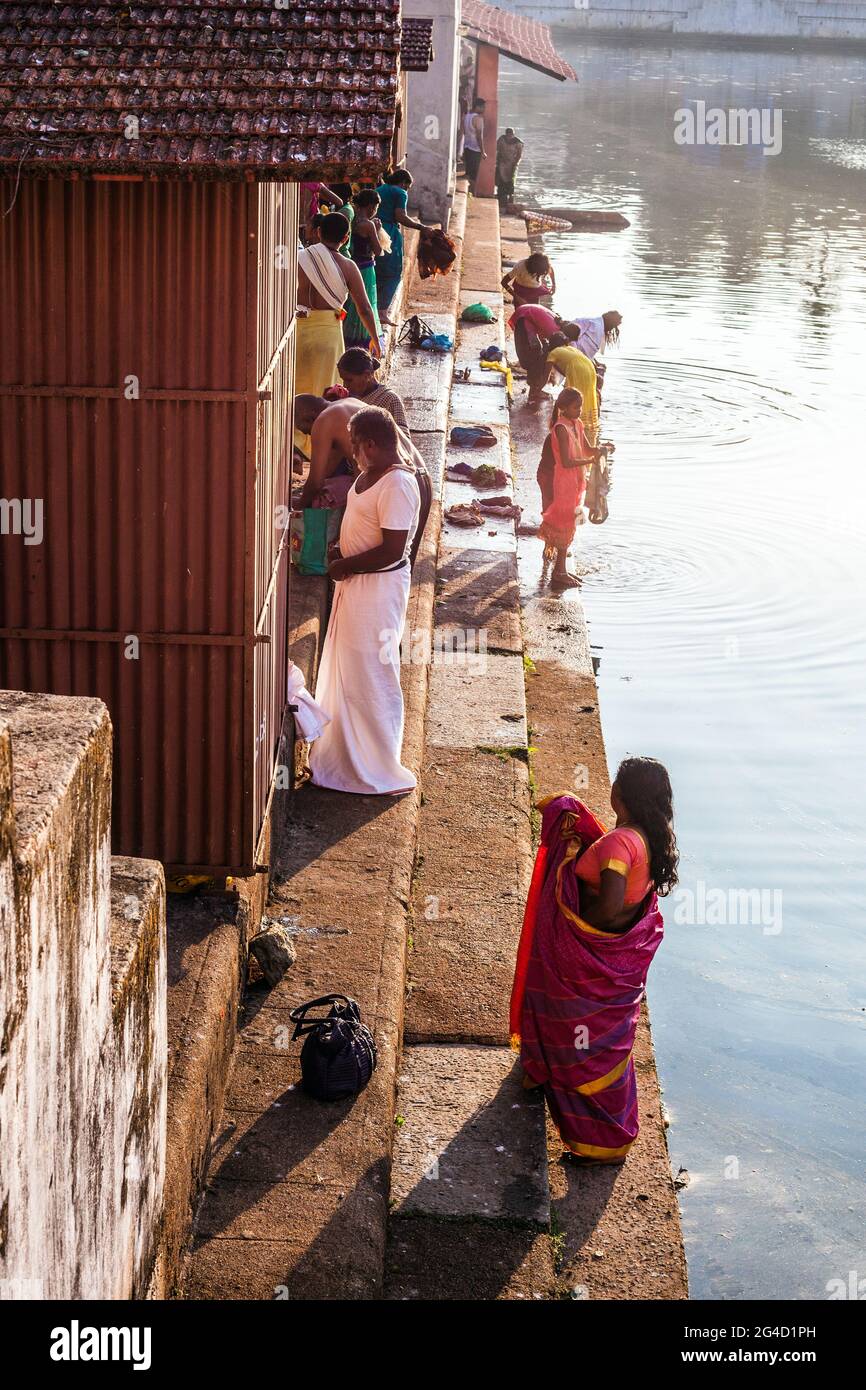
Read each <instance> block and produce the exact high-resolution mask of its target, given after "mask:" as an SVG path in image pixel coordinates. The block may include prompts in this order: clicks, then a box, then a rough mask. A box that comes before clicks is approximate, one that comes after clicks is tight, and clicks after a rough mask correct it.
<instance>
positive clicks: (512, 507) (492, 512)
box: [478, 497, 523, 521]
mask: <svg viewBox="0 0 866 1390" xmlns="http://www.w3.org/2000/svg"><path fill="white" fill-rule="evenodd" d="M478 507H479V509H480V510H481V511H482V512H484V513H485V514H486V515H487V516H498V517H500V518H501V519H502V520H503V521H509V520H513V521H519V520H520V518H521V516H522V515H523V512H522V510H521V508H520V507H518V506H517V503H516V502H509V501H507V500H505V501H503V499H502V498H501V497H500V498H498V499H497V500H496V501H490V502H488V501H486V500H485V499H484V498H483V497H482V498H481V500H480V502H479V503H478Z"/></svg>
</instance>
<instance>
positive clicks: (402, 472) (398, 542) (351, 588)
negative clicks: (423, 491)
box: [310, 406, 420, 796]
mask: <svg viewBox="0 0 866 1390" xmlns="http://www.w3.org/2000/svg"><path fill="white" fill-rule="evenodd" d="M350 431H351V439H352V447H353V452H354V456H355V462H356V463H357V464H358V467H359V468H360V470H361V476H360V477H359V478H358V479H357V480H356V481H355V482H354V483H353V485H352V487H351V489H350V491H349V494H348V497H347V499H346V514H345V516H344V518H343V524H342V526H341V528H340V541H339V548H338V550H337V551H336V552H335V553H334V554H333V556H332V557H331V560H330V564H329V567H328V573H329V575H330V576H331V578H332V579H333V580H334V581H335V586H336V588H335V594H334V602H333V606H332V608H331V617H330V621H329V623H328V632H327V636H326V638H325V644H324V648H323V650H322V659H321V664H320V666H319V676H318V680H317V681H316V695H315V698H316V700H317V702H318V703H319V704H320V705H321V706H322V708H323V709H324V710H325V711H326V713H327V714H328V715H330V719H331V722H330V724H328V725H327V727H326V728H325V730H324V732H323V733H322V735H321V736H320V737H319V738H318V739H316V741H315V743H313V745H312V747H311V749H310V771H311V773H312V779H313V782H314V783H315V785H316V786H318V787H331V788H333V789H334V790H335V791H342V792H358V793H362V794H369V793H374V794H376V795H380V796H383V795H385V796H396V795H399V794H401V793H403V792H409V791H411V790H412V788H413V787H414V786H415V784H416V779H415V776H414V774H413V773H412V772H410V771H409V769H408V768H406V767H403V766H402V764H401V762H400V750H401V747H402V743H403V695H402V692H401V689H400V641H401V639H402V636H403V627H404V624H405V621H406V608H407V604H408V602H409V578H410V571H409V562H408V556H409V552H410V548H411V544H412V539H413V537H414V535H415V529H416V527H417V525H418V517H419V510H420V498H419V491H418V483H417V482H416V479H415V472H414V469H413V468H412V467H411V465H410V464H408V463H407V462H406V461H405V460H404V456H403V453H402V451H401V448H400V436H399V432H398V429H397V426H396V424H395V423H394V421H393V419H392V418H391V416H390V415H388V413H387V412H386V411H384V410H380V409H378V408H377V407H376V406H368V407H366V408H364V409H363V410H360V411H358V412H357V414H355V415H353V417H352V421H351V425H350Z"/></svg>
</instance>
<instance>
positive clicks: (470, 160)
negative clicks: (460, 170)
mask: <svg viewBox="0 0 866 1390" xmlns="http://www.w3.org/2000/svg"><path fill="white" fill-rule="evenodd" d="M486 105H487V103H486V101H484V100H483V99H482V98H481V97H476V99H475V101H474V102H473V104H472V110H471V111H467V112H466V115H465V116H464V117H463V167H464V169H465V170H466V177H467V179H468V180H469V192H470V193H473V194H474V192H475V181H476V179H477V178H478V170H479V169H480V168H481V161H482V159H484V157H485V155H486V154H487V151H486V150H485V148H484V108H485V106H486Z"/></svg>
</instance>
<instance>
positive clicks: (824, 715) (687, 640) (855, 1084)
mask: <svg viewBox="0 0 866 1390" xmlns="http://www.w3.org/2000/svg"><path fill="white" fill-rule="evenodd" d="M557 41H558V45H559V47H560V50H561V51H562V52H563V53H564V54H565V56H566V57H568V59H569V61H571V62H572V63H573V65H574V66H575V68H576V69H577V71H578V73H579V75H580V85H579V86H578V87H577V88H574V87H573V86H568V87H565V86H562V85H560V84H558V83H555V82H553V81H551V80H550V79H546V78H544V77H542V76H540V75H538V74H535V73H533V72H531V71H529V70H528V69H524V68H518V67H516V66H515V65H513V64H508V63H504V64H503V76H502V79H501V84H500V106H499V121H500V127H504V126H505V125H513V126H514V127H515V128H516V129H517V130H518V133H519V134H520V135H521V137H522V139H523V140H524V141H525V144H526V153H525V156H524V160H523V164H522V166H521V170H520V175H519V181H518V196H525V197H526V198H527V201H537V202H539V203H543V204H547V205H549V206H555V205H556V204H568V205H578V206H581V207H593V206H594V207H604V208H610V209H615V210H618V211H621V212H623V213H624V214H625V215H626V216H627V217H628V218H629V219H630V221H631V227H630V228H629V229H628V230H626V231H623V232H619V233H603V234H597V233H581V234H550V235H548V236H546V237H545V241H544V245H545V250H546V251H547V252H548V253H549V254H550V255H551V257H552V258H553V260H554V262H555V265H556V273H557V282H558V294H557V297H556V308H557V310H558V311H559V312H561V313H563V314H565V315H567V316H579V315H580V316H586V315H594V314H600V313H602V312H603V311H604V310H606V309H612V308H617V309H620V310H621V311H622V313H623V314H624V316H625V321H624V324H623V330H622V342H621V346H620V348H619V349H613V350H611V351H610V352H609V353H608V354H607V359H606V360H607V362H608V374H607V383H606V387H605V396H604V414H603V429H602V433H603V435H604V436H605V437H607V438H611V439H613V440H614V442H615V443H616V446H617V452H616V457H615V466H614V490H613V492H612V494H611V498H610V508H611V516H610V520H609V521H608V522H607V524H606V525H604V526H601V527H595V526H584V527H582V528H581V530H580V532H579V533H578V546H579V554H578V556H577V559H578V562H579V568H580V569H581V571H582V572H583V574H584V584H583V590H582V601H583V603H584V605H585V607H586V611H587V616H588V619H589V622H590V635H591V640H592V643H593V650H594V654H595V655H596V657H597V658H599V659H600V666H599V672H598V678H599V685H600V693H601V707H602V713H603V720H604V729H605V736H606V741H607V748H608V758H609V762H610V765H611V768H612V769H615V767H616V764H617V762H618V761H619V759H620V758H621V757H622V756H624V755H625V754H626V753H629V752H631V753H651V754H654V755H655V756H657V757H659V758H661V759H662V760H663V761H664V762H665V763H666V764H667V766H668V768H669V769H670V772H671V776H672V779H673V783H674V791H675V795H676V805H677V830H678V836H679V842H680V848H681V853H682V866H681V884H682V888H683V889H685V890H688V891H689V892H691V893H692V894H693V895H695V896H694V902H695V903H697V902H699V900H700V893H701V891H703V892H704V893H705V894H706V893H711V892H712V891H713V890H718V889H721V890H724V892H725V894H726V895H727V896H728V898H729V899H730V893H729V890H730V891H731V892H734V891H736V890H750V889H751V890H758V889H760V890H764V891H765V893H766V894H767V898H766V901H767V902H770V901H771V900H772V901H774V902H780V903H781V916H780V921H779V926H780V927H781V929H780V930H776V928H775V926H770V927H769V928H768V926H767V924H766V923H762V921H759V920H756V921H755V922H753V923H751V924H742V925H738V924H736V923H730V922H729V923H728V924H719V925H713V924H710V923H709V922H707V921H698V922H695V921H694V920H692V921H688V922H687V921H683V920H682V917H683V912H684V910H685V909H683V908H682V906H681V907H680V910H679V911H678V909H677V900H674V899H671V900H669V901H668V904H667V906H666V909H665V916H666V923H667V939H666V942H665V945H664V947H663V949H662V951H661V952H660V953H659V955H658V956H657V958H656V962H655V964H654V966H653V970H652V972H651V976H650V990H649V993H650V1003H651V1009H652V1019H653V1030H654V1035H655V1041H656V1049H657V1055H658V1063H659V1072H660V1077H661V1082H662V1086H663V1087H664V1095H665V1101H666V1103H667V1106H668V1108H669V1111H670V1114H671V1120H672V1123H671V1128H670V1130H669V1134H668V1138H669V1143H670V1148H671V1157H672V1161H673V1166H674V1170H675V1171H676V1169H677V1168H678V1167H679V1166H680V1165H682V1166H684V1167H686V1168H687V1169H688V1170H689V1173H690V1174H691V1184H690V1186H689V1187H688V1188H686V1189H685V1191H684V1192H683V1193H682V1194H681V1204H682V1211H683V1219H684V1229H685V1233H686V1239H687V1250H688V1258H689V1269H690V1280H691V1289H692V1296H693V1297H697V1298H732V1299H737V1298H746V1297H758V1298H804V1299H809V1298H815V1299H823V1298H827V1297H828V1292H827V1284H828V1281H830V1280H832V1279H843V1280H846V1279H847V1278H848V1274H849V1271H851V1270H856V1271H858V1272H859V1276H860V1278H864V1277H866V1236H864V1230H866V1207H864V1188H863V1180H864V1176H866V1173H864V1149H866V1143H864V1090H866V1086H864V1075H866V969H864V910H866V834H864V825H866V790H864V785H866V760H864V751H866V750H864V744H866V735H864V722H866V721H864V716H866V680H864V672H866V545H864V541H866V520H864V516H866V447H864V445H866V409H864V404H866V84H864V78H866V59H864V57H863V56H857V57H845V56H843V55H840V54H839V53H832V54H824V53H805V52H802V51H797V52H793V53H783V52H779V51H771V52H763V51H758V50H749V51H748V52H736V51H735V50H734V49H732V48H730V47H720V48H713V49H710V48H707V49H700V48H696V47H692V46H683V47H681V48H679V47H678V48H673V49H671V48H664V47H659V46H655V45H654V46H651V47H647V48H645V49H641V48H640V47H636V46H631V45H630V44H629V43H628V42H626V41H617V42H602V41H599V42H590V43H586V42H583V41H577V40H574V39H569V38H568V37H566V36H564V34H563V31H558V32H557ZM696 101H705V102H706V103H707V106H708V107H721V108H724V109H730V108H732V107H752V106H757V107H772V108H774V109H780V110H781V111H782V135H783V138H782V149H781V152H780V153H779V154H778V155H776V156H768V155H765V154H763V153H762V151H761V150H760V149H759V148H755V147H751V146H740V147H727V148H725V147H708V146H702V147H699V146H695V147H689V146H678V145H677V144H676V143H675V142H674V138H673V132H674V125H675V112H676V111H677V110H678V109H681V108H683V107H685V106H687V105H688V104H689V103H694V102H696ZM519 400H520V397H519V398H518V402H519ZM538 544H539V545H540V542H539V543H538ZM580 601H581V599H580V598H577V599H574V598H572V597H565V598H564V599H563V600H562V602H563V603H564V604H568V603H570V602H580ZM779 895H780V896H779ZM678 901H679V902H680V904H682V903H683V901H686V900H684V899H680V900H678ZM695 915H698V913H697V910H696V912H695V913H693V914H692V916H695ZM703 915H704V916H705V917H707V916H709V915H710V914H709V913H705V914H703ZM736 1174H738V1175H737V1176H735V1175H736Z"/></svg>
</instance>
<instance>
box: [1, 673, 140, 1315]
mask: <svg viewBox="0 0 866 1390" xmlns="http://www.w3.org/2000/svg"><path fill="white" fill-rule="evenodd" d="M111 745H112V730H111V724H110V721H109V718H108V712H107V710H106V708H105V706H104V705H103V704H102V703H101V701H99V700H95V699H77V698H76V699H71V698H64V697H62V696H52V695H30V694H21V693H17V692H8V691H3V692H0V1020H2V1044H0V1134H2V1136H3V1140H2V1149H0V1297H2V1298H6V1299H10V1298H12V1299H14V1298H37V1299H38V1298H45V1299H56V1298H85V1299H91V1298H130V1297H135V1296H138V1295H141V1294H143V1292H144V1290H145V1288H146V1284H147V1279H148V1276H149V1271H150V1266H151V1264H152V1261H153V1258H154V1252H155V1248H156V1238H157V1233H158V1227H159V1221H160V1216H161V1210H162V1186H163V1176H164V1168H165V1103H166V1064H167V1056H166V1054H167V1037H166V977H165V970H166V964H165V962H166V953H165V900H164V881H163V875H162V869H161V866H160V865H158V864H155V863H153V862H151V861H146V860H130V859H127V860H116V861H112V860H111V857H110V830H111Z"/></svg>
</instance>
